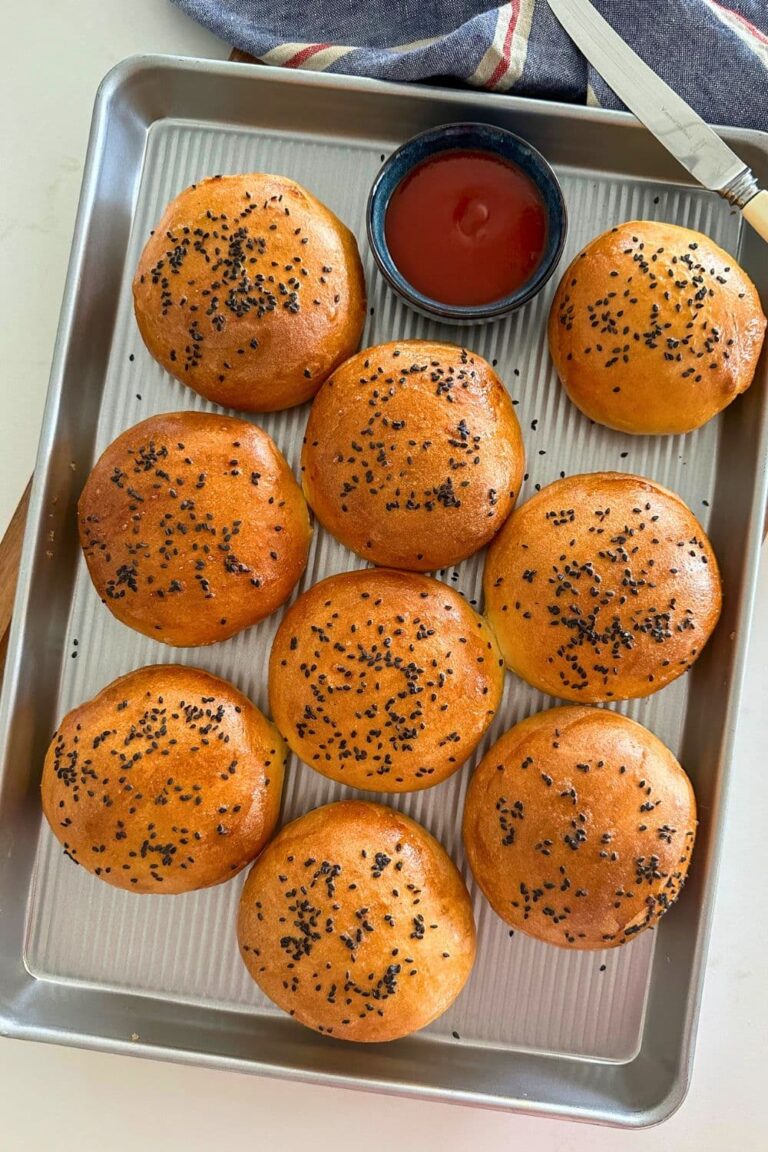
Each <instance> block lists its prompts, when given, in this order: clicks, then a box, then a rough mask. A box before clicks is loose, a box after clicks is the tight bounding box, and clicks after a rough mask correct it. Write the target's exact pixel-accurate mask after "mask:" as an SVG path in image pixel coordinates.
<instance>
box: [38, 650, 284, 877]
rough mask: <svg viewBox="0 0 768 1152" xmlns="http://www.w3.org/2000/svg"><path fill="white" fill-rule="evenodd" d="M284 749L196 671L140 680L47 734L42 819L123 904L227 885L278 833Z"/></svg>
mask: <svg viewBox="0 0 768 1152" xmlns="http://www.w3.org/2000/svg"><path fill="white" fill-rule="evenodd" d="M284 764H285V745H284V744H283V741H282V740H281V739H280V735H279V733H278V732H277V729H276V728H275V726H274V725H273V724H270V722H269V721H268V720H267V719H266V717H264V716H263V715H262V713H261V712H260V711H259V710H258V708H256V707H255V705H253V704H252V703H251V702H250V700H248V699H247V697H245V696H243V694H242V693H241V692H238V691H237V689H236V688H235V687H234V686H233V685H232V684H229V683H228V682H227V681H226V680H220V679H219V677H218V676H211V675H210V674H209V673H208V672H203V671H201V670H200V669H199V668H182V667H181V666H180V665H175V664H157V665H154V666H152V667H147V668H138V669H137V670H136V671H135V672H129V673H128V675H127V676H121V677H120V679H119V680H114V681H113V682H112V683H111V684H109V685H107V687H106V688H103V689H102V691H101V692H99V694H98V695H97V696H94V698H93V699H92V700H88V701H87V702H86V703H85V704H81V705H80V706H79V707H78V708H74V709H73V710H72V711H71V712H70V713H68V715H66V716H65V717H64V719H63V720H62V721H61V723H60V724H59V726H58V728H57V730H56V732H54V734H53V739H52V740H51V744H50V747H49V749H48V753H47V755H46V758H45V767H44V768H43V780H42V794H43V811H44V812H45V816H46V819H47V820H48V823H49V824H50V826H51V829H52V830H53V833H54V835H55V836H56V837H57V838H58V839H59V840H60V841H61V843H62V844H63V845H64V851H65V853H66V854H67V855H68V856H69V857H71V859H72V860H74V862H75V863H76V864H81V865H82V866H83V868H85V869H86V870H87V871H88V872H92V873H93V874H94V875H96V876H99V877H100V878H101V879H102V880H106V882H107V883H108V884H112V885H114V887H115V888H125V889H126V891H130V892H156V893H161V894H162V893H176V892H191V891H193V890H194V889H196V888H208V887H209V886H210V885H211V884H220V883H221V882H222V880H228V879H229V878H230V876H234V875H235V873H236V872H239V871H240V869H241V868H244V867H245V865H246V864H248V863H249V861H251V860H253V858H254V856H256V855H257V854H258V853H259V852H260V850H261V848H262V847H263V846H264V844H265V843H266V841H267V840H268V838H269V837H270V835H271V834H272V831H273V829H274V827H275V824H276V823H277V817H278V813H279V811H280V794H281V791H282V786H283V768H284Z"/></svg>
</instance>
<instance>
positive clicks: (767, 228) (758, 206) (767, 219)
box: [741, 191, 768, 240]
mask: <svg viewBox="0 0 768 1152" xmlns="http://www.w3.org/2000/svg"><path fill="white" fill-rule="evenodd" d="M741 211H742V213H743V215H744V217H745V219H746V220H748V221H749V223H750V224H751V225H752V227H753V228H754V230H755V232H757V234H758V236H762V238H763V240H768V192H765V191H763V192H758V194H757V196H753V197H752V199H751V200H750V201H749V203H747V204H745V205H744V207H743V208H742V210H741Z"/></svg>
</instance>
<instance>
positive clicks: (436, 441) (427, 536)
mask: <svg viewBox="0 0 768 1152" xmlns="http://www.w3.org/2000/svg"><path fill="white" fill-rule="evenodd" d="M524 459H525V458H524V451H523V442H522V438H521V435H520V426H519V424H518V422H517V417H516V416H515V412H514V408H513V407H512V401H511V400H510V398H509V396H508V395H507V392H506V389H505V388H504V385H503V384H502V383H501V381H500V380H499V378H498V376H497V375H496V373H495V372H494V371H493V369H492V368H491V366H490V364H488V363H486V361H485V360H483V359H482V357H481V356H477V355H476V354H475V353H474V352H468V351H467V350H466V348H459V347H457V346H456V345H454V344H433V343H430V342H429V341H426V340H401V341H396V342H394V343H392V344H380V345H379V346H378V347H376V348H367V349H366V350H365V351H364V352H360V353H359V354H358V355H357V356H353V357H352V359H351V360H348V361H347V362H346V364H343V365H342V367H341V368H339V369H338V371H336V372H334V374H333V376H332V377H331V378H330V379H329V380H328V381H326V383H325V384H324V385H323V387H322V388H321V390H320V392H319V393H318V394H317V396H316V398H315V401H314V403H313V405H312V410H311V412H310V414H309V421H308V424H307V433H306V437H305V441H304V451H303V454H302V477H303V483H304V491H305V493H306V496H307V499H308V501H309V503H310V504H311V505H312V508H313V509H314V511H315V513H316V514H317V517H318V519H319V520H320V522H321V524H322V525H323V526H324V527H325V528H327V529H328V531H329V532H332V533H333V535H334V536H336V537H337V539H339V540H341V542H342V543H343V544H346V545H347V547H348V548H352V549H353V551H355V552H357V553H358V555H359V556H362V557H363V558H364V559H366V560H370V561H372V562H373V563H374V564H382V565H384V566H385V567H389V566H391V567H392V568H410V569H414V570H416V571H419V572H429V571H433V570H434V569H437V568H443V567H446V566H447V565H449V564H456V563H458V562H459V561H460V560H464V559H465V558H466V557H467V556H470V555H471V554H472V553H473V552H476V551H477V550H478V549H479V548H482V547H483V545H484V544H487V543H488V541H489V540H490V539H491V538H492V537H493V536H494V535H495V534H496V533H497V532H498V530H499V528H500V527H501V525H502V524H503V523H504V521H505V519H506V518H507V516H508V515H509V513H510V511H511V509H512V507H513V505H514V503H515V498H516V496H517V493H518V491H519V488H520V482H521V478H522V474H523V468H524Z"/></svg>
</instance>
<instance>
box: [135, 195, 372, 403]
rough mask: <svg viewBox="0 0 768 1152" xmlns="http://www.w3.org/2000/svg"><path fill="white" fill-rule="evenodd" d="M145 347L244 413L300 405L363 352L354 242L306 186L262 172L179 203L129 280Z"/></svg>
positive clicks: (361, 285)
mask: <svg viewBox="0 0 768 1152" xmlns="http://www.w3.org/2000/svg"><path fill="white" fill-rule="evenodd" d="M133 300H134V308H135V312H136V321H137V323H138V325H139V331H140V332H141V335H142V337H143V339H144V343H145V344H146V345H147V348H148V349H149V351H150V352H151V353H152V355H153V356H154V357H155V359H156V360H159V362H160V363H161V364H162V366H163V368H165V369H166V370H167V371H168V372H170V373H171V375H172V376H175V377H176V379H177V380H180V381H181V382H182V384H188V385H189V386H190V388H194V389H195V391H196V392H200V393H201V395H203V396H206V397H207V398H208V399H209V400H215V401H216V403H217V404H224V405H226V406H227V407H229V408H239V409H241V410H242V411H245V412H273V411H276V410H277V409H279V408H291V407H293V405H294V404H302V403H303V402H304V401H305V400H308V399H309V398H310V396H314V394H315V392H316V391H317V389H318V388H319V387H320V385H321V384H322V382H323V380H325V378H326V376H328V375H329V373H330V372H332V371H333V369H334V368H335V367H336V366H337V365H338V364H340V363H341V362H342V360H345V359H346V358H347V356H350V355H351V354H352V353H353V352H354V351H355V349H356V348H357V346H358V344H359V343H360V336H361V334H362V331H363V323H364V320H365V280H364V279H363V269H362V265H361V263H360V254H359V252H358V250H357V244H356V243H355V238H354V236H353V235H352V233H351V232H350V231H349V229H348V228H347V227H345V225H344V224H342V222H341V221H340V220H339V219H338V217H336V216H334V214H333V212H331V211H329V209H328V208H326V207H325V205H323V204H321V203H320V201H319V200H316V199H315V197H314V196H312V195H311V194H310V193H309V192H307V190H306V189H305V188H302V187H301V185H299V184H295V183H294V182H293V180H289V179H287V177H285V176H269V175H265V174H264V173H261V172H254V173H249V174H247V175H243V176H213V177H212V178H211V179H209V180H203V181H201V182H200V183H199V184H193V185H192V186H191V187H190V188H187V189H185V191H184V192H182V193H180V195H178V196H177V197H176V199H175V200H172V201H171V203H170V204H169V205H168V207H167V208H166V210H165V213H164V214H163V218H162V219H161V221H160V223H159V224H158V225H157V227H156V228H155V230H154V232H153V233H152V235H151V236H150V238H149V240H148V241H147V243H146V246H145V248H144V251H143V252H142V254H141V259H140V260H139V266H138V268H137V270H136V276H135V279H134V281H133Z"/></svg>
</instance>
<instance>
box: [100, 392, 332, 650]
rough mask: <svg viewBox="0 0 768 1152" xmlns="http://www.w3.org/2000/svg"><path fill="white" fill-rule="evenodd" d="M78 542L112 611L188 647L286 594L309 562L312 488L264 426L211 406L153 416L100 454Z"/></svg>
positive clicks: (270, 607)
mask: <svg viewBox="0 0 768 1152" xmlns="http://www.w3.org/2000/svg"><path fill="white" fill-rule="evenodd" d="M78 519H79V527H80V543H81V545H82V548H83V552H84V553H85V559H86V562H87V564H88V571H89V572H90V574H91V579H92V580H93V583H94V585H95V586H96V590H97V592H98V593H99V595H100V596H101V597H102V599H103V601H104V603H105V604H106V605H107V607H108V608H109V610H110V612H112V614H113V615H114V616H116V617H117V619H118V620H122V622H123V623H124V624H127V625H128V626H129V627H130V628H135V629H136V631H137V632H143V633H144V634H145V635H146V636H152V637H153V638H154V639H155V640H161V641H162V642H163V643H165V644H175V645H177V646H178V647H190V646H193V645H197V644H212V643H213V642H214V641H216V640H226V638H227V637H228V636H233V635H234V634H235V633H236V632H240V631H241V629H243V628H248V627H249V626H250V625H251V624H255V623H256V622H257V621H258V620H261V619H263V618H264V617H265V616H268V615H269V614H270V612H274V610H275V609H276V608H277V607H278V606H279V605H280V604H282V603H283V601H284V600H287V599H288V597H289V596H290V594H291V591H292V589H293V586H294V585H295V583H296V581H297V580H298V579H299V577H300V576H301V574H302V572H303V571H304V568H305V566H306V563H307V553H308V551H309V541H310V536H311V528H310V524H309V514H308V511H307V506H306V504H305V502H304V497H303V496H302V494H301V490H300V488H299V486H298V484H297V483H296V481H295V479H294V477H293V473H292V472H291V470H290V468H289V467H288V464H287V463H286V461H285V459H284V457H283V456H282V454H281V453H280V451H279V450H278V448H277V447H276V445H275V444H274V442H273V441H272V439H271V438H270V437H269V436H267V434H266V432H262V430H261V428H257V427H256V425H255V424H250V423H248V422H247V421H245V420H236V419H234V418H233V417H231V416H213V415H209V414H207V413H204V412H172V413H168V414H165V415H162V416H152V417H150V419H149V420H144V421H142V423H141V424H137V425H136V426H135V427H134V428H129V429H128V431H127V432H123V434H122V435H121V436H118V438H117V440H115V441H113V443H112V444H110V446H109V447H108V448H107V450H106V451H105V452H104V454H103V455H102V456H101V458H100V459H99V460H98V461H97V462H96V465H95V466H94V468H93V471H92V472H91V474H90V476H89V477H88V480H87V482H86V485H85V488H84V489H83V492H82V495H81V496H80V502H79V504H78Z"/></svg>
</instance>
